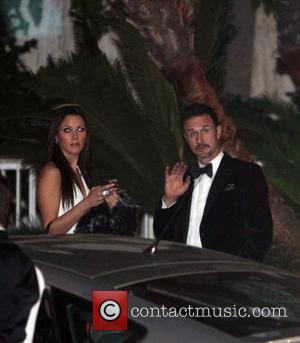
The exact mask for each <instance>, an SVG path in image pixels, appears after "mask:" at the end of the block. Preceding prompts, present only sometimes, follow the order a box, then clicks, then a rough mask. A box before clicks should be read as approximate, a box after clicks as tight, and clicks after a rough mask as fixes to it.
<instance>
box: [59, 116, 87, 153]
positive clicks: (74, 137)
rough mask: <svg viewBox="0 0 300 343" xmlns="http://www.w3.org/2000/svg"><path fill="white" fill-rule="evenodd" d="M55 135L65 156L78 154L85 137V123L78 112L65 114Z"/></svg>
mask: <svg viewBox="0 0 300 343" xmlns="http://www.w3.org/2000/svg"><path fill="white" fill-rule="evenodd" d="M56 137H57V138H56V141H57V143H58V145H59V147H60V149H61V151H62V152H63V154H64V155H65V156H66V158H68V157H74V156H79V154H80V153H81V151H82V150H83V148H84V146H85V143H86V139H87V133H86V125H85V123H84V120H83V119H82V117H81V116H80V115H78V114H69V115H67V116H66V117H65V118H64V120H63V121H62V122H61V124H60V125H59V127H58V130H57V135H56Z"/></svg>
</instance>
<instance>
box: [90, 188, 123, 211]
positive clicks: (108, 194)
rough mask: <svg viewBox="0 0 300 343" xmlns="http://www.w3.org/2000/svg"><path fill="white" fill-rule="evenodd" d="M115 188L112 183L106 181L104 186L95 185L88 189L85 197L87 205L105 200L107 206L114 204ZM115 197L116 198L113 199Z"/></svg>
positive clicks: (93, 204)
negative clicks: (88, 191)
mask: <svg viewBox="0 0 300 343" xmlns="http://www.w3.org/2000/svg"><path fill="white" fill-rule="evenodd" d="M116 191H117V188H116V187H115V184H114V183H108V184H107V185H104V186H96V187H93V188H92V189H91V190H90V193H89V194H88V195H87V197H86V198H85V201H86V202H87V203H88V205H89V207H95V206H98V205H101V204H102V203H103V202H104V201H107V203H108V205H109V206H113V207H114V206H115V205H116V203H117V202H118V195H117V193H116ZM115 197H117V200H115V199H113V198H115ZM108 198H110V199H109V200H108Z"/></svg>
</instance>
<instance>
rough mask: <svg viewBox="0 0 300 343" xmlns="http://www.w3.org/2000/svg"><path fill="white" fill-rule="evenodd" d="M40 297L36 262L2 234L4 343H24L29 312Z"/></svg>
mask: <svg viewBox="0 0 300 343" xmlns="http://www.w3.org/2000/svg"><path fill="white" fill-rule="evenodd" d="M38 296H39V291H38V284H37V280H36V274H35V269H34V266H33V263H32V262H31V261H30V260H29V258H28V257H27V256H26V255H25V254H23V252H22V251H21V250H20V248H19V247H18V246H17V245H16V244H15V243H13V242H12V241H11V240H10V239H9V238H8V235H7V233H6V232H5V231H0V342H1V343H16V342H23V340H24V338H25V327H26V324H27V319H28V316H29V312H30V309H31V307H32V306H33V304H34V303H35V302H36V301H37V300H38Z"/></svg>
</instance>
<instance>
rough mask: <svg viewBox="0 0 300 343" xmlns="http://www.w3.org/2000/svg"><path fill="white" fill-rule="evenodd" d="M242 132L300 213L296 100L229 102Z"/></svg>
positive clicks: (299, 136) (299, 119) (299, 134)
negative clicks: (291, 101) (293, 101)
mask: <svg viewBox="0 0 300 343" xmlns="http://www.w3.org/2000/svg"><path fill="white" fill-rule="evenodd" d="M227 112H228V113H230V115H232V117H233V118H234V120H235V123H236V125H237V126H238V127H239V135H240V137H241V139H242V141H243V143H244V144H245V145H246V146H247V148H248V149H249V151H251V153H252V154H253V157H254V158H255V159H256V160H258V161H261V162H262V164H263V166H264V170H265V172H266V174H267V175H268V178H269V180H270V181H271V183H272V184H273V185H274V186H275V187H276V188H277V189H278V190H279V191H280V193H281V194H282V195H283V196H284V197H285V199H287V200H288V202H289V204H290V205H292V207H293V208H294V209H295V210H296V212H297V213H298V214H300V112H299V108H297V106H295V105H294V104H293V103H289V102H285V101H282V100H279V99H276V98H275V99H274V98H273V99H272V98H268V97H264V98H255V99H249V100H247V101H242V100H241V99H240V98H239V97H237V98H234V99H231V100H230V101H229V102H228V104H227Z"/></svg>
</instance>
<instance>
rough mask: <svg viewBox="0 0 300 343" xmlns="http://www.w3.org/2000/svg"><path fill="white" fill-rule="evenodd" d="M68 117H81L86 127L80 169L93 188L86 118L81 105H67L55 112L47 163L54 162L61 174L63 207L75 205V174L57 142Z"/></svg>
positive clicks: (79, 162)
mask: <svg viewBox="0 0 300 343" xmlns="http://www.w3.org/2000/svg"><path fill="white" fill-rule="evenodd" d="M68 115H78V116H80V117H81V118H82V119H83V121H84V123H85V126H86V134H87V139H86V143H85V146H84V148H83V150H82V151H81V153H80V155H79V158H78V163H77V164H78V167H79V168H80V171H81V173H82V175H83V177H84V179H85V181H86V182H87V184H88V186H89V187H90V186H91V180H90V164H91V139H90V132H89V130H88V127H87V121H86V116H85V114H84V111H83V110H82V108H81V107H80V106H79V105H73V104H70V105H69V104H67V105H62V106H59V107H56V108H55V109H54V110H53V119H52V122H51V125H50V130H49V136H48V158H47V163H49V162H52V163H54V164H55V166H56V167H57V168H58V169H59V171H60V174H61V195H62V203H63V207H68V206H73V205H74V195H73V194H74V184H75V182H76V179H75V174H74V172H73V171H72V169H71V166H70V164H69V162H68V161H67V159H66V158H65V156H64V154H63V153H62V151H61V149H60V147H59V145H58V144H57V142H56V137H57V132H58V128H59V126H60V124H61V123H62V122H63V120H64V119H65V117H66V116H68Z"/></svg>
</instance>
